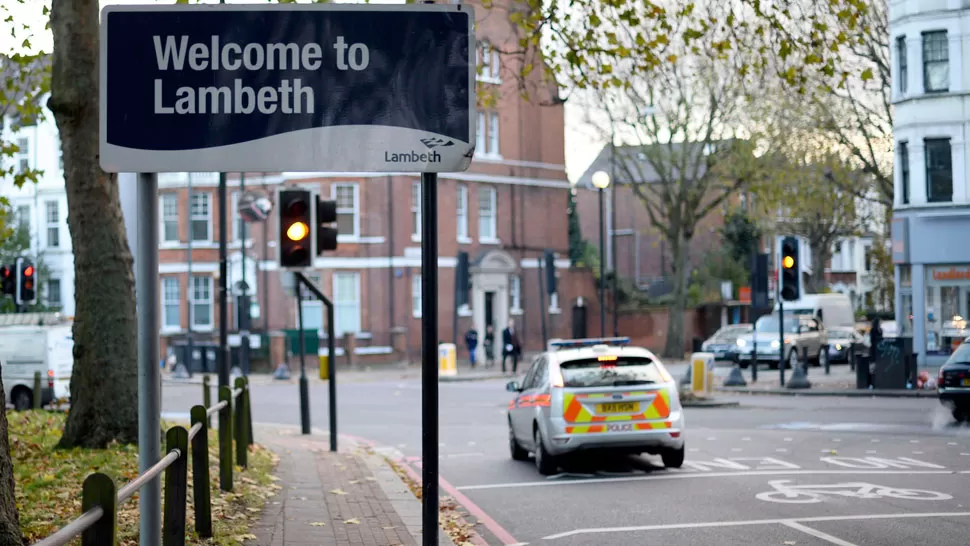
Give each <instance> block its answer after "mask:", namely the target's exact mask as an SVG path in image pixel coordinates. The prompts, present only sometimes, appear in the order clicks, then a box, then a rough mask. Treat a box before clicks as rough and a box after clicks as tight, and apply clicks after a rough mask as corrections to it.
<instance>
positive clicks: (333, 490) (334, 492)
mask: <svg viewBox="0 0 970 546" xmlns="http://www.w3.org/2000/svg"><path fill="white" fill-rule="evenodd" d="M330 492H331V493H333V494H334V495H346V494H347V492H346V491H344V490H343V489H331V490H330Z"/></svg>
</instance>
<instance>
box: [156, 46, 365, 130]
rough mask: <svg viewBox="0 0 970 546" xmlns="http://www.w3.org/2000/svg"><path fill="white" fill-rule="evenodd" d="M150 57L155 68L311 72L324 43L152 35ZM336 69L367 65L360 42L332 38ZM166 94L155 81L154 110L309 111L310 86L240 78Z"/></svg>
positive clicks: (160, 81) (318, 66) (162, 84)
mask: <svg viewBox="0 0 970 546" xmlns="http://www.w3.org/2000/svg"><path fill="white" fill-rule="evenodd" d="M152 39H153V41H154V44H155V60H156V61H157V63H158V69H159V70H160V71H168V70H172V71H183V70H185V69H186V68H188V69H189V70H194V71H203V70H212V71H223V70H225V71H230V72H231V71H236V70H249V71H261V72H262V71H267V70H287V71H316V70H320V69H321V68H322V66H323V46H321V45H320V44H318V43H314V42H310V43H306V44H302V45H298V44H295V43H272V44H253V43H251V44H245V45H240V44H237V43H233V42H226V43H224V44H221V43H220V40H219V36H212V38H211V40H210V41H209V43H204V42H197V43H192V44H190V43H189V38H188V36H181V37H179V39H178V40H176V37H175V36H166V37H165V39H164V42H163V40H162V37H161V36H153V37H152ZM333 49H334V50H336V58H335V61H336V68H337V69H338V70H348V69H351V70H357V71H359V70H363V69H365V68H367V65H368V64H370V51H369V50H368V49H367V46H366V45H364V44H361V43H355V44H348V43H346V42H345V41H344V37H343V36H338V37H337V39H336V41H335V42H334V45H333ZM169 93H170V92H169ZM172 99H173V96H172V95H171V94H167V93H166V88H165V81H164V80H163V79H162V78H156V79H155V113H156V114H251V113H253V112H254V111H257V110H258V111H259V113H261V114H275V113H277V112H280V113H283V114H312V113H313V112H314V110H313V106H314V100H313V89H312V88H311V87H308V86H305V85H303V84H302V81H301V80H300V79H299V78H294V79H292V80H290V79H281V80H280V82H279V85H278V86H276V87H273V86H265V87H259V88H256V89H254V88H253V87H250V86H248V85H243V80H242V79H241V78H236V79H234V80H233V84H232V85H231V86H229V85H225V86H220V87H216V86H208V87H188V86H181V87H178V88H176V89H175V93H174V100H172Z"/></svg>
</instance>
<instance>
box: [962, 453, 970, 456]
mask: <svg viewBox="0 0 970 546" xmlns="http://www.w3.org/2000/svg"><path fill="white" fill-rule="evenodd" d="M960 455H963V456H967V455H970V453H961V454H960Z"/></svg>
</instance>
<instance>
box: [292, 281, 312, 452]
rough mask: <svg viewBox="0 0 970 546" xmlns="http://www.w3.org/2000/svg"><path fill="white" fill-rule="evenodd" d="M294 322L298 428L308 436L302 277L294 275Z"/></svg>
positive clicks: (307, 384) (308, 386) (307, 391)
mask: <svg viewBox="0 0 970 546" xmlns="http://www.w3.org/2000/svg"><path fill="white" fill-rule="evenodd" d="M295 275H296V284H295V285H294V288H295V290H296V320H297V327H298V328H299V329H300V428H301V429H302V432H303V434H310V383H309V382H308V381H307V377H306V334H304V333H303V297H302V294H301V290H300V284H301V282H302V278H303V276H302V275H300V274H299V273H296V274H295Z"/></svg>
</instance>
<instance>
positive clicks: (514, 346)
mask: <svg viewBox="0 0 970 546" xmlns="http://www.w3.org/2000/svg"><path fill="white" fill-rule="evenodd" d="M521 351H522V344H521V343H520V342H519V334H518V332H517V331H516V330H515V320H513V319H509V325H508V326H507V327H506V328H505V329H504V330H502V373H505V360H506V359H507V358H509V357H511V358H512V374H515V373H516V372H517V371H518V369H519V354H520V353H521Z"/></svg>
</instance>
